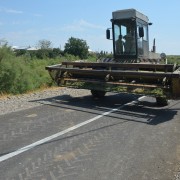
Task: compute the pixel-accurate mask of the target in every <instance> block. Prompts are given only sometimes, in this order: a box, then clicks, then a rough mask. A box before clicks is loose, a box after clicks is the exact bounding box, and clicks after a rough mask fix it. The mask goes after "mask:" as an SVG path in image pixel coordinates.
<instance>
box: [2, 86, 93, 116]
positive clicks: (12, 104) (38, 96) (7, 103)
mask: <svg viewBox="0 0 180 180" xmlns="http://www.w3.org/2000/svg"><path fill="white" fill-rule="evenodd" d="M63 95H66V96H68V95H69V96H70V97H80V96H84V95H90V92H89V91H88V90H81V89H78V90H77V89H70V88H62V87H55V88H49V89H45V90H41V91H36V92H32V93H28V94H22V95H15V96H12V95H9V96H6V97H1V98H0V115H3V114H8V113H11V112H16V111H20V110H25V109H29V108H33V107H37V106H41V105H43V104H45V103H47V101H45V100H46V99H48V98H53V97H56V96H63Z"/></svg>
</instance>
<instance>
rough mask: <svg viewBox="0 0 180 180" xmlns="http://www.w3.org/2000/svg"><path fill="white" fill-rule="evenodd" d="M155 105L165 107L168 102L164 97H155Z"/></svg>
mask: <svg viewBox="0 0 180 180" xmlns="http://www.w3.org/2000/svg"><path fill="white" fill-rule="evenodd" d="M156 104H157V105H158V106H167V105H168V100H167V98H166V97H156Z"/></svg>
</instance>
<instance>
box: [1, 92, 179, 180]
mask: <svg viewBox="0 0 180 180" xmlns="http://www.w3.org/2000/svg"><path fill="white" fill-rule="evenodd" d="M43 102H44V104H43V105H42V106H38V107H36V108H31V109H26V110H22V111H17V112H13V113H9V114H5V115H1V116H0V179H3V180H12V179H13V180H23V179H34V180H35V179H36V180H37V179H40V180H46V179H47V180H51V179H52V180H58V179H60V180H95V179H96V180H101V179H103V180H105V179H107V180H121V179H122V180H132V179H133V180H140V179H141V180H149V179H158V180H170V179H178V176H180V100H172V101H170V104H169V105H168V106H165V107H157V106H156V104H155V100H154V99H153V98H149V97H144V96H136V95H125V94H121V95H119V94H111V93H109V94H107V96H105V97H104V98H103V99H102V100H98V99H93V98H92V97H91V96H89V95H87V96H82V97H76V98H75V97H74V98H73V97H70V96H68V95H63V96H56V97H53V98H48V99H43Z"/></svg>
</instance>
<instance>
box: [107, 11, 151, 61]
mask: <svg viewBox="0 0 180 180" xmlns="http://www.w3.org/2000/svg"><path fill="white" fill-rule="evenodd" d="M112 16H113V19H112V20H111V22H112V36H113V51H114V57H115V58H116V59H121V60H122V59H138V58H148V53H149V42H148V18H147V16H145V15H143V14H141V13H140V12H138V11H136V10H135V9H127V10H119V11H115V12H113V13H112ZM107 38H108V39H109V38H110V33H109V30H107Z"/></svg>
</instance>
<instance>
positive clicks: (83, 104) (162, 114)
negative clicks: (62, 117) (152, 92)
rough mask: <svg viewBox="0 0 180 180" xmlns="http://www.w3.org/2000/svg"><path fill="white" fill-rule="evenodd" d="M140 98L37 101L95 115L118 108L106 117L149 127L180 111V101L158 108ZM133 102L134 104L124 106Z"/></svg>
mask: <svg viewBox="0 0 180 180" xmlns="http://www.w3.org/2000/svg"><path fill="white" fill-rule="evenodd" d="M139 97H140V96H137V95H129V94H111V93H110V94H109V95H107V96H105V97H104V98H102V99H94V98H92V97H91V96H83V97H71V96H70V95H63V96H56V97H53V98H47V99H39V100H36V102H38V103H41V104H43V105H47V106H52V107H57V108H61V109H66V110H73V111H80V112H85V113H91V114H95V115H99V114H102V113H104V112H107V111H110V110H111V109H113V108H117V109H118V110H117V111H115V112H113V113H111V114H109V115H107V116H106V117H109V118H114V119H122V120H125V121H132V122H137V123H145V124H149V125H158V124H160V123H164V122H167V121H170V120H172V119H173V117H174V116H175V115H176V114H177V112H178V110H179V109H178V108H175V106H176V105H177V104H180V102H179V101H178V102H177V104H175V103H174V104H170V105H169V106H165V107H158V106H157V105H156V102H155V99H153V98H148V97H145V98H143V100H140V101H139V100H138V98H139ZM132 101H133V103H132V104H130V105H126V106H123V105H124V104H127V103H129V102H132ZM121 106H123V107H121ZM178 107H179V106H178Z"/></svg>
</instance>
